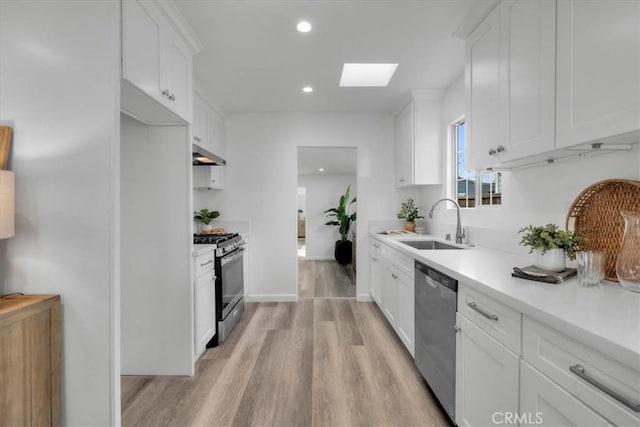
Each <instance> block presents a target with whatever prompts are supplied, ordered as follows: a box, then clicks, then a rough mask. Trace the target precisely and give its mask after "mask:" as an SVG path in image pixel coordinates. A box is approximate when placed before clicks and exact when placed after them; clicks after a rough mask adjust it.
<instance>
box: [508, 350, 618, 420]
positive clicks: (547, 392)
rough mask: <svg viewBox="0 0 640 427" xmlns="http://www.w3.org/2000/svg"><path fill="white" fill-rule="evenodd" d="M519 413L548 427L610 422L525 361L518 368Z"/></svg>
mask: <svg viewBox="0 0 640 427" xmlns="http://www.w3.org/2000/svg"><path fill="white" fill-rule="evenodd" d="M520 415H521V416H523V417H526V418H525V419H526V420H527V421H530V422H528V423H522V424H523V425H539V426H550V427H565V426H566V427H570V426H603V427H606V426H611V424H610V423H609V422H608V421H607V420H606V419H604V418H603V417H601V416H600V415H598V414H597V413H596V412H594V411H593V410H592V409H591V408H589V407H588V406H586V405H585V404H584V403H582V402H580V401H579V400H578V399H576V398H575V397H573V396H572V395H571V394H569V393H568V392H566V391H565V390H563V389H562V388H561V387H560V386H558V385H557V384H555V383H554V382H553V381H551V380H550V379H548V378H547V377H545V376H544V375H543V374H542V373H541V372H539V371H537V370H536V369H535V368H533V367H532V366H531V365H529V364H528V363H527V362H525V361H522V362H521V368H520Z"/></svg>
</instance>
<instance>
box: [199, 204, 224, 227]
mask: <svg viewBox="0 0 640 427" xmlns="http://www.w3.org/2000/svg"><path fill="white" fill-rule="evenodd" d="M219 216H220V212H218V211H210V210H209V209H206V208H204V209H200V210H199V211H198V212H194V213H193V219H194V220H196V221H200V222H201V223H203V224H204V225H209V224H210V223H211V221H213V220H214V219H216V218H218V217H219Z"/></svg>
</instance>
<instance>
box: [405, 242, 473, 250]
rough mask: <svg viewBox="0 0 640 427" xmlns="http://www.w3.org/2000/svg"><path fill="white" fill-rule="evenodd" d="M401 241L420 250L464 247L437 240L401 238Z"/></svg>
mask: <svg viewBox="0 0 640 427" xmlns="http://www.w3.org/2000/svg"><path fill="white" fill-rule="evenodd" d="M399 242H400V243H403V244H405V245H407V246H411V247H412V248H416V249H420V250H439V249H462V248H459V247H457V246H453V245H449V244H447V243H443V242H439V241H437V240H399Z"/></svg>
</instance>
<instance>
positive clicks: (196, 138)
mask: <svg viewBox="0 0 640 427" xmlns="http://www.w3.org/2000/svg"><path fill="white" fill-rule="evenodd" d="M193 139H195V140H196V141H198V142H200V141H202V138H200V137H199V136H194V137H193Z"/></svg>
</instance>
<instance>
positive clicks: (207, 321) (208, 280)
mask: <svg viewBox="0 0 640 427" xmlns="http://www.w3.org/2000/svg"><path fill="white" fill-rule="evenodd" d="M214 289H215V274H214V272H213V271H211V272H209V273H206V274H204V275H202V276H201V277H199V278H198V279H197V280H196V289H195V296H194V298H195V337H196V341H195V351H194V354H195V355H199V354H200V353H202V352H203V351H204V349H205V347H206V345H207V342H209V340H210V339H211V338H212V337H213V335H215V292H214Z"/></svg>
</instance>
